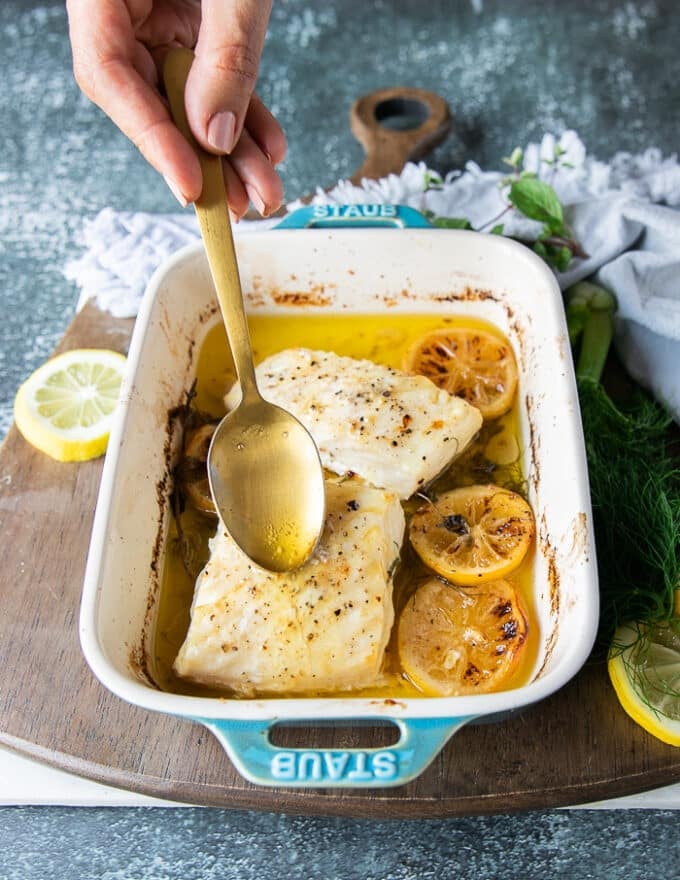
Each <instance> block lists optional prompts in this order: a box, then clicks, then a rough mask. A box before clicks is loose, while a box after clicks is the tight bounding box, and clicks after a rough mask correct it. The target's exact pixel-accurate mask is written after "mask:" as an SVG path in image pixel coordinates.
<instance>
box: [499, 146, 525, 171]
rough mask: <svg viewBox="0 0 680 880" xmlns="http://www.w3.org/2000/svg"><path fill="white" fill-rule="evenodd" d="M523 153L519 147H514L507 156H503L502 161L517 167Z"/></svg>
mask: <svg viewBox="0 0 680 880" xmlns="http://www.w3.org/2000/svg"><path fill="white" fill-rule="evenodd" d="M523 155H524V154H523V152H522V150H521V149H520V148H519V147H515V149H514V150H513V151H512V153H511V154H510V155H509V156H503V160H502V161H503V162H505V164H506V165H509V166H510V167H511V168H519V166H520V164H521V162H522V157H523Z"/></svg>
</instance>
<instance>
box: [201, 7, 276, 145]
mask: <svg viewBox="0 0 680 880" xmlns="http://www.w3.org/2000/svg"><path fill="white" fill-rule="evenodd" d="M270 10H271V3H270V2H269V0H203V3H202V20H201V27H200V30H199V33H198V41H197V43H196V47H195V49H194V55H195V58H194V63H193V64H192V67H191V71H190V72H189V77H188V79H187V85H186V99H185V100H186V111H187V119H188V121H189V125H190V127H191V130H192V132H193V134H194V137H195V138H196V140H197V141H198V142H199V143H200V144H201V146H202V147H204V148H205V149H206V150H209V151H210V152H211V153H230V152H231V151H232V149H233V148H234V146H235V144H236V142H237V141H238V139H239V137H240V136H241V131H242V130H243V123H244V120H245V116H246V112H247V110H248V105H249V103H250V99H251V96H252V94H253V91H254V89H255V82H256V80H257V71H258V67H259V63H260V54H261V52H262V46H263V45H264V38H265V33H266V30H267V23H268V21H269V13H270Z"/></svg>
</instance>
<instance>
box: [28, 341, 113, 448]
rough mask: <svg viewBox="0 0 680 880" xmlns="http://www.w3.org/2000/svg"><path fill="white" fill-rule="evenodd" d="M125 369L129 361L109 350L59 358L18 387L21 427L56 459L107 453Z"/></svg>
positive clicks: (86, 350)
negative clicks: (126, 361)
mask: <svg viewBox="0 0 680 880" xmlns="http://www.w3.org/2000/svg"><path fill="white" fill-rule="evenodd" d="M124 370H125V357H124V356H123V355H122V354H118V352H115V351H108V350H107V349H89V348H84V349H75V350H72V351H66V352H64V353H63V354H60V355H57V356H56V357H54V358H52V359H51V360H49V361H47V363H45V364H43V365H42V366H41V367H39V368H38V369H37V370H36V371H35V372H34V373H33V374H32V375H31V376H29V378H28V379H27V380H26V381H25V382H24V384H23V385H22V386H21V387H20V388H19V390H18V392H17V396H16V398H15V400H14V420H15V422H16V425H17V427H18V429H19V430H20V431H21V433H22V434H23V435H24V437H25V438H26V440H28V442H29V443H30V444H32V445H33V446H35V447H36V448H37V449H40V450H41V451H42V452H44V453H46V454H47V455H49V456H51V457H52V458H55V459H57V461H86V460H87V459H90V458H96V457H97V456H98V455H103V453H104V452H105V451H106V445H107V443H108V440H109V431H110V427H111V419H112V417H113V412H114V410H115V408H116V403H117V402H118V395H119V392H120V384H121V380H122V377H123V372H124Z"/></svg>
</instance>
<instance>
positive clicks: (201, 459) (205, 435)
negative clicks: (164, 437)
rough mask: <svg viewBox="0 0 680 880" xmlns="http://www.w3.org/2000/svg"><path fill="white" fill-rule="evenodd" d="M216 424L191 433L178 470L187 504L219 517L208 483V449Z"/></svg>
mask: <svg viewBox="0 0 680 880" xmlns="http://www.w3.org/2000/svg"><path fill="white" fill-rule="evenodd" d="M216 427H217V425H216V423H210V424H206V425H201V427H200V428H195V429H194V430H193V431H191V432H189V433H188V434H187V436H186V438H185V441H184V456H183V458H182V461H181V462H180V465H179V468H178V478H179V482H180V486H181V488H182V490H183V491H184V494H185V497H186V499H187V502H188V503H189V504H191V506H192V507H195V508H196V510H200V511H201V513H209V514H212V515H214V516H217V511H216V510H215V502H214V501H213V498H212V494H211V492H210V483H209V481H208V466H207V460H208V449H209V448H210V441H211V440H212V436H213V434H214V433H215V428H216Z"/></svg>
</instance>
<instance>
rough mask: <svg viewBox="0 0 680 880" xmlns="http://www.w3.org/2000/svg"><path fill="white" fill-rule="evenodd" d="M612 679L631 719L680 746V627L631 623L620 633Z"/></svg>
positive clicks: (613, 652)
mask: <svg viewBox="0 0 680 880" xmlns="http://www.w3.org/2000/svg"><path fill="white" fill-rule="evenodd" d="M607 666H608V670H609V677H610V679H611V682H612V684H613V685H614V690H615V691H616V695H617V697H618V698H619V702H620V703H621V706H622V707H623V708H624V710H625V711H626V712H627V713H628V714H629V715H630V717H631V718H632V719H633V720H634V721H637V723H638V724H639V725H641V726H642V727H644V729H645V730H646V731H647V732H648V733H651V734H652V736H655V737H656V738H657V739H660V740H662V741H663V742H665V743H668V744H669V745H671V746H680V624H679V623H678V621H676V622H675V626H673V625H672V624H656V625H648V626H645V625H642V624H628V625H626V626H622V627H619V629H618V630H617V631H616V634H615V635H614V640H613V642H612V647H611V649H610V652H609V661H608V664H607Z"/></svg>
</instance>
